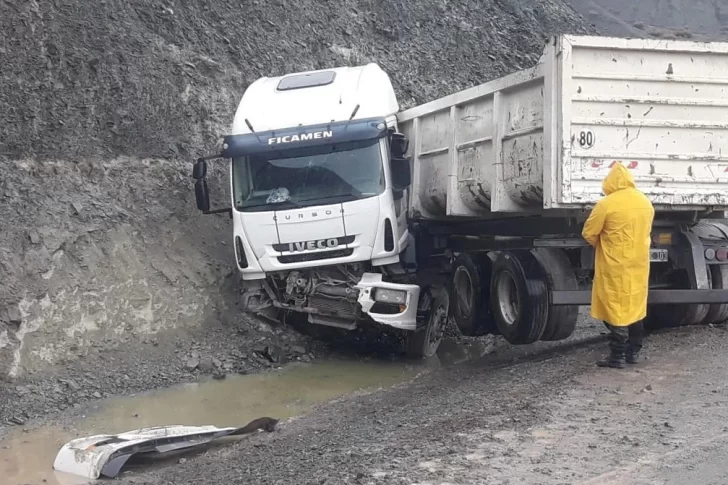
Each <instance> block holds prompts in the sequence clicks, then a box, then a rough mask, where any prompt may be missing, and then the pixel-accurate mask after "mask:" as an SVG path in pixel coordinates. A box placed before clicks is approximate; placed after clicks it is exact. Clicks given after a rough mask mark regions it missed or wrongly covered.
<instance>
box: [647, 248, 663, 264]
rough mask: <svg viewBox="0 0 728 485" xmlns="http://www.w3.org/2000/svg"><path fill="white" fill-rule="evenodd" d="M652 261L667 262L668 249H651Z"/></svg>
mask: <svg viewBox="0 0 728 485" xmlns="http://www.w3.org/2000/svg"><path fill="white" fill-rule="evenodd" d="M650 262H653V263H666V262H667V249H650Z"/></svg>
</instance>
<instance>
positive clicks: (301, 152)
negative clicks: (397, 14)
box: [193, 35, 728, 357]
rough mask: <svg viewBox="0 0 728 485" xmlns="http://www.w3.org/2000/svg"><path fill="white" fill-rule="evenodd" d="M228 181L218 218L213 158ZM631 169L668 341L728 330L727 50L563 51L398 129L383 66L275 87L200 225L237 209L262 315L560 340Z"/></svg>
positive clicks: (244, 104) (415, 112) (255, 305)
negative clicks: (610, 202) (726, 217)
mask: <svg viewBox="0 0 728 485" xmlns="http://www.w3.org/2000/svg"><path fill="white" fill-rule="evenodd" d="M213 158H221V159H225V160H228V161H229V164H230V186H231V192H232V207H231V208H224V209H216V210H211V208H210V202H209V194H208V188H207V182H206V178H205V176H206V173H207V161H208V160H210V159H213ZM614 163H622V164H624V165H625V166H626V167H627V168H628V169H629V170H631V171H632V173H633V174H634V177H635V180H636V182H637V184H638V187H639V188H640V189H641V190H642V191H644V192H645V193H646V194H647V196H648V197H649V198H650V199H651V200H652V202H653V204H654V206H655V209H656V217H655V222H654V226H653V248H652V251H651V257H652V267H651V276H650V293H649V315H648V319H647V323H648V325H649V326H651V327H652V328H656V327H667V326H680V325H690V324H700V323H710V322H719V321H725V320H727V319H728V227H726V226H724V225H723V224H722V223H720V222H718V221H711V220H710V219H711V217H722V216H723V213H722V211H725V210H728V44H722V43H698V42H686V41H680V42H678V41H665V40H643V39H615V38H603V37H579V36H568V35H565V36H559V37H555V38H553V39H552V40H551V41H550V42H549V43H548V44H547V46H546V48H545V50H544V54H543V56H542V58H541V60H540V62H539V63H538V64H537V65H536V66H535V67H533V68H530V69H526V70H523V71H520V72H517V73H515V74H512V75H509V76H506V77H503V78H500V79H497V80H495V81H491V82H488V83H485V84H482V85H480V86H476V87H474V88H471V89H467V90H464V91H461V92H458V93H455V94H452V95H450V96H446V97H444V98H441V99H438V100H435V101H432V102H429V103H427V104H424V105H421V106H418V107H415V108H412V109H408V110H405V111H402V112H400V110H399V106H398V102H397V99H396V96H395V92H394V89H393V88H392V84H391V82H390V79H389V77H388V75H387V74H386V73H385V72H384V71H382V70H381V69H380V68H379V67H378V66H377V65H375V64H368V65H365V66H360V67H344V68H337V69H324V70H320V71H312V72H304V73H295V74H289V75H286V76H283V77H277V78H262V79H259V80H258V81H256V82H254V83H253V84H251V85H250V86H249V88H248V89H247V91H246V92H245V94H244V96H243V98H242V100H241V101H240V105H239V106H238V109H237V112H236V114H235V119H234V121H233V124H232V133H231V134H230V135H228V136H226V137H225V138H224V144H223V148H222V151H221V152H220V153H218V154H215V155H213V156H210V157H205V158H200V159H198V160H197V162H196V163H195V165H194V168H193V177H194V178H195V179H196V183H195V192H196V199H197V205H198V208H199V209H200V210H201V211H202V212H203V213H206V214H209V213H218V212H228V213H229V214H230V215H231V218H232V220H233V241H234V248H235V255H236V259H237V266H238V269H239V271H240V272H241V273H242V279H243V282H244V298H245V304H246V308H247V310H248V311H250V312H254V313H259V314H264V315H268V316H273V315H279V314H280V313H281V312H299V313H302V314H306V315H307V318H308V322H310V323H311V324H317V325H327V326H334V327H339V328H345V329H353V328H355V327H356V326H357V325H360V324H362V323H364V322H368V323H372V322H373V323H375V324H378V325H385V326H389V327H394V328H396V329H400V330H402V331H406V332H409V338H408V350H409V352H410V353H411V354H412V355H413V356H416V357H425V356H430V355H432V354H433V353H434V352H435V351H436V350H437V347H438V345H439V342H440V340H441V338H442V332H443V328H444V326H445V323H446V322H447V319H448V317H449V316H452V318H453V319H454V320H455V322H456V323H457V325H458V327H459V328H460V330H461V331H462V332H463V333H464V334H467V335H483V334H486V333H497V334H501V335H503V337H504V338H506V339H507V340H508V341H509V342H511V343H514V344H529V343H533V342H535V341H537V340H560V339H565V338H567V337H569V336H570V335H571V334H572V332H573V331H574V327H575V325H576V321H577V312H578V307H579V306H580V305H588V304H589V301H590V290H589V288H590V278H591V275H592V273H593V251H592V249H591V248H590V247H589V246H588V245H587V244H586V243H585V242H584V241H583V239H582V238H581V237H580V234H581V226H582V224H583V221H584V220H585V219H586V217H587V216H588V214H589V210H590V208H591V207H593V205H594V204H595V203H596V202H597V201H598V200H599V199H600V198H601V197H602V196H603V194H602V193H601V182H602V180H603V178H604V176H605V175H606V174H607V172H608V170H609V168H610V167H611V166H612V165H613V164H614Z"/></svg>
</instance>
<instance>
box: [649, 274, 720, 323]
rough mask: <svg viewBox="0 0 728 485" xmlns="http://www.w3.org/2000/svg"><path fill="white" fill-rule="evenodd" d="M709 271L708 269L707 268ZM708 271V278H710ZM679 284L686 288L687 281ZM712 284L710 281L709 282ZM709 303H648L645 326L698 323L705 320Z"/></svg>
mask: <svg viewBox="0 0 728 485" xmlns="http://www.w3.org/2000/svg"><path fill="white" fill-rule="evenodd" d="M708 271H710V270H708ZM711 276H712V275H711V273H710V272H709V273H708V279H709V280H710V279H711ZM683 283H684V284H681V285H680V286H681V287H682V288H687V287H689V285H688V284H687V282H683ZM711 286H712V283H711ZM710 306H711V305H707V304H702V303H694V304H689V305H649V306H648V307H647V318H646V319H645V328H647V329H648V330H657V329H660V328H676V327H687V326H689V325H700V324H701V323H703V322H705V319H706V317H707V315H708V311H709V309H710Z"/></svg>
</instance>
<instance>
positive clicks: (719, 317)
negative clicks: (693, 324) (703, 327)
mask: <svg viewBox="0 0 728 485" xmlns="http://www.w3.org/2000/svg"><path fill="white" fill-rule="evenodd" d="M709 271H710V276H711V278H710V280H711V285H710V286H711V288H713V289H714V290H725V289H728V266H725V265H722V264H720V265H719V264H716V265H710V266H709ZM727 320H728V304H726V303H716V304H714V305H710V306H709V309H708V315H707V316H706V317H705V323H706V324H707V323H723V322H725V321H727Z"/></svg>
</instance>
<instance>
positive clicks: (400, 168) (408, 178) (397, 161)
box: [391, 158, 412, 191]
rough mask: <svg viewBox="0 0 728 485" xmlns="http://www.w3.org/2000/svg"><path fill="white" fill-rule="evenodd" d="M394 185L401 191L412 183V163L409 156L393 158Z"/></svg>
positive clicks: (395, 188)
mask: <svg viewBox="0 0 728 485" xmlns="http://www.w3.org/2000/svg"><path fill="white" fill-rule="evenodd" d="M391 166H392V186H393V187H394V190H397V191H401V190H404V189H406V188H407V187H409V186H410V185H411V184H412V175H411V173H410V163H409V159H408V158H392V163H391Z"/></svg>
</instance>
